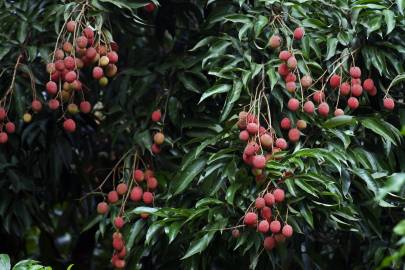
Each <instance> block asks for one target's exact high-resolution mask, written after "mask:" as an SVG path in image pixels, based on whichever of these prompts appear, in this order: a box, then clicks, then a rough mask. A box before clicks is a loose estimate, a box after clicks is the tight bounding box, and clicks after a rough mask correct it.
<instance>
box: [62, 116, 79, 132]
mask: <svg viewBox="0 0 405 270" xmlns="http://www.w3.org/2000/svg"><path fill="white" fill-rule="evenodd" d="M63 129H64V130H65V131H66V132H68V133H72V132H75V130H76V122H75V121H74V120H73V119H66V120H65V121H64V122H63Z"/></svg>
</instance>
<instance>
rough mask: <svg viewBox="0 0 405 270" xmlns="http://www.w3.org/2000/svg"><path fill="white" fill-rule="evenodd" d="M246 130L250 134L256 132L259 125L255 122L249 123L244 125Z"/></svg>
mask: <svg viewBox="0 0 405 270" xmlns="http://www.w3.org/2000/svg"><path fill="white" fill-rule="evenodd" d="M246 130H247V131H248V132H249V133H250V134H256V133H257V132H259V125H258V124H256V123H249V124H247V126H246Z"/></svg>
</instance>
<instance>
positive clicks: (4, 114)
mask: <svg viewBox="0 0 405 270" xmlns="http://www.w3.org/2000/svg"><path fill="white" fill-rule="evenodd" d="M6 117H7V111H6V109H4V108H3V107H0V121H3V120H4V119H5V118H6Z"/></svg>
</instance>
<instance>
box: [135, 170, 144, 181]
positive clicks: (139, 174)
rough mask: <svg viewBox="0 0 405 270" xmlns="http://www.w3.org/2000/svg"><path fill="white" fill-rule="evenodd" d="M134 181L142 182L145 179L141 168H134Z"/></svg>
mask: <svg viewBox="0 0 405 270" xmlns="http://www.w3.org/2000/svg"><path fill="white" fill-rule="evenodd" d="M133 177H134V179H135V181H137V182H142V181H143V180H144V179H145V175H144V173H143V171H142V170H139V169H136V170H135V171H134V175H133Z"/></svg>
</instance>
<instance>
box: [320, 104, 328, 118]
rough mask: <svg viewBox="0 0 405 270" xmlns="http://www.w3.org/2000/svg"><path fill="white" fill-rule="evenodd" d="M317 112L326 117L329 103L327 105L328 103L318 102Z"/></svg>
mask: <svg viewBox="0 0 405 270" xmlns="http://www.w3.org/2000/svg"><path fill="white" fill-rule="evenodd" d="M318 113H319V114H320V115H321V116H323V117H327V116H328V114H329V105H328V103H326V102H322V103H321V104H319V106H318Z"/></svg>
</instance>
